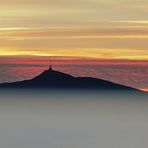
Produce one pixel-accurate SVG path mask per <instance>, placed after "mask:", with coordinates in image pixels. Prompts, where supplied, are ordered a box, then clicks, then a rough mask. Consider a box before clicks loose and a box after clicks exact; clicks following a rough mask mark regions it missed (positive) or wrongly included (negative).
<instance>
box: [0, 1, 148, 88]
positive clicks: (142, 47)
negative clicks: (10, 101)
mask: <svg viewBox="0 0 148 148" xmlns="http://www.w3.org/2000/svg"><path fill="white" fill-rule="evenodd" d="M147 14H148V1H147V0H0V69H1V71H0V82H4V81H13V80H22V79H24V78H30V77H32V76H33V75H34V74H36V72H37V71H38V72H40V71H42V70H43V69H44V68H45V66H47V64H48V62H49V59H52V62H53V64H54V65H55V67H57V68H58V69H60V70H63V71H66V72H69V73H71V74H75V75H80V76H81V75H82V76H83V75H85V76H87V75H91V76H93V73H94V75H95V77H101V78H104V79H109V80H111V81H114V82H118V83H121V84H125V85H129V86H133V87H136V88H140V89H147V90H148V70H147V67H148V15H147ZM62 66H63V67H62ZM71 66H73V69H72V68H71ZM22 67H23V68H25V69H26V72H25V73H24V74H22V70H21V69H22ZM84 67H85V68H84ZM31 69H32V70H31ZM23 70H24V69H23ZM32 71H34V72H32ZM85 72H86V73H85Z"/></svg>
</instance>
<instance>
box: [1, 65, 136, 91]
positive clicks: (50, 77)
mask: <svg viewBox="0 0 148 148" xmlns="http://www.w3.org/2000/svg"><path fill="white" fill-rule="evenodd" d="M0 88H53V89H98V90H129V91H138V90H137V89H135V88H132V87H128V86H124V85H120V84H116V83H113V82H110V81H107V80H102V79H98V78H92V77H74V76H72V75H69V74H66V73H63V72H60V71H56V70H53V69H52V67H51V66H50V68H49V69H48V70H45V71H44V72H43V73H41V74H40V75H38V76H36V77H34V78H32V79H30V80H24V81H19V82H12V83H2V84H0Z"/></svg>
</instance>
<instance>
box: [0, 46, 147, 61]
mask: <svg viewBox="0 0 148 148" xmlns="http://www.w3.org/2000/svg"><path fill="white" fill-rule="evenodd" d="M0 55H1V56H19V55H20V56H26V55H28V56H59V57H81V58H94V59H106V60H107V59H112V60H114V59H121V60H122V59H124V60H148V54H146V52H145V50H133V49H118V50H117V49H87V48H85V49H84V48H83V49H78V48H76V49H42V50H37V49H36V50H23V49H21V50H19V49H5V50H1V51H0Z"/></svg>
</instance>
